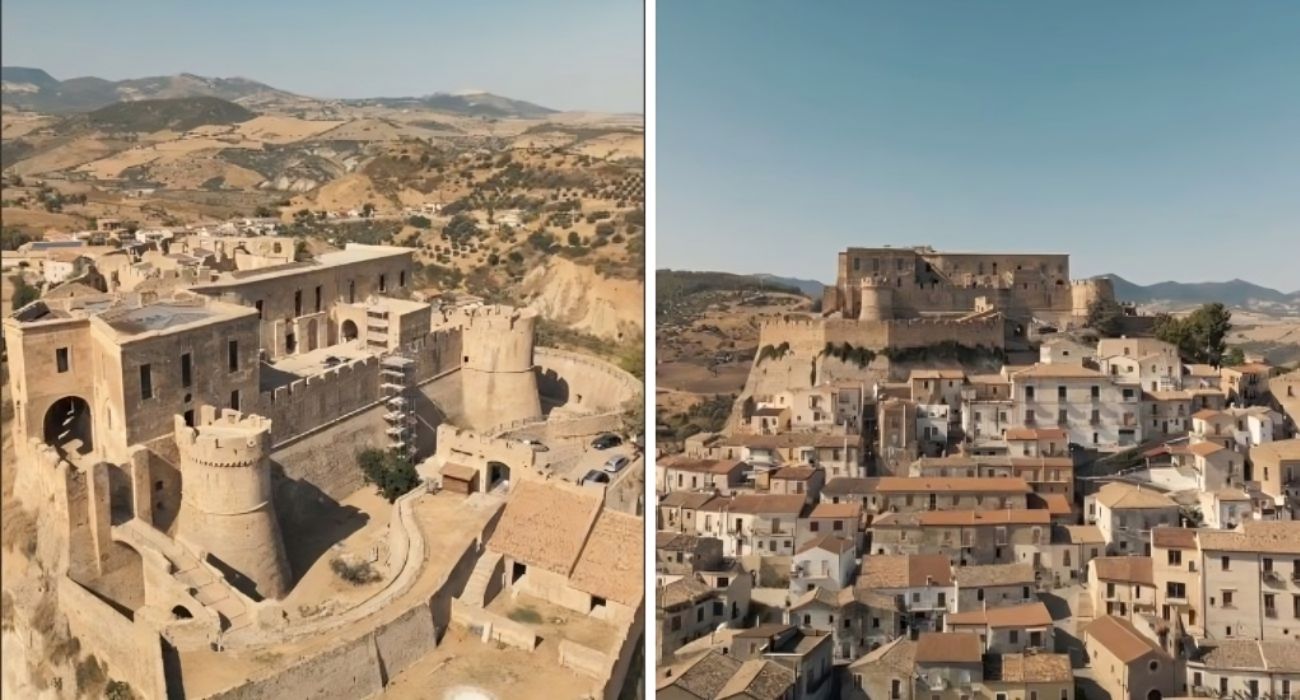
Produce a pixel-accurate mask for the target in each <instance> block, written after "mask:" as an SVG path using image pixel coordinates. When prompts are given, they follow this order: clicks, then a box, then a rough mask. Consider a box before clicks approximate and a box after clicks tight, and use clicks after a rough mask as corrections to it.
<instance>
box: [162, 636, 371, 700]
mask: <svg viewBox="0 0 1300 700" xmlns="http://www.w3.org/2000/svg"><path fill="white" fill-rule="evenodd" d="M374 637H375V635H374V634H366V635H363V636H361V637H358V638H357V639H353V640H351V641H347V642H344V643H342V644H340V645H339V646H337V647H334V648H333V649H330V650H329V651H326V652H324V653H321V654H319V655H316V656H312V657H308V658H307V659H304V660H303V661H302V662H300V663H298V664H296V665H294V666H291V667H289V668H287V669H284V670H283V671H279V672H277V673H276V674H275V675H273V676H271V677H269V678H261V679H249V680H246V681H244V682H243V683H241V684H239V685H237V686H235V687H233V688H230V689H228V690H224V691H221V692H219V693H215V694H213V695H209V696H207V697H208V698H209V699H210V700H281V699H282V698H313V699H314V700H355V699H356V698H367V697H371V696H374V695H378V694H379V693H380V692H381V691H383V689H384V678H383V672H382V670H381V669H380V665H379V663H380V662H379V650H378V648H377V646H376V645H375V639H374ZM158 697H162V696H158Z"/></svg>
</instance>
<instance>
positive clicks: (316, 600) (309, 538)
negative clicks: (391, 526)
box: [284, 486, 393, 619]
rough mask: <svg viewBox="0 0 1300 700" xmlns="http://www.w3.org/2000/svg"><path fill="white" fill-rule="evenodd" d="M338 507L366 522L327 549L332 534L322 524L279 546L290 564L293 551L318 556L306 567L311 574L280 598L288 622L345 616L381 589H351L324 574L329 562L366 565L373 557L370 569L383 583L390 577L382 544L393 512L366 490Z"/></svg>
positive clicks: (373, 584) (375, 586) (370, 585)
mask: <svg viewBox="0 0 1300 700" xmlns="http://www.w3.org/2000/svg"><path fill="white" fill-rule="evenodd" d="M340 505H341V506H343V507H345V508H347V507H353V508H356V509H358V510H360V511H362V512H363V513H365V514H366V515H367V516H369V519H368V520H366V523H365V525H363V526H362V527H361V529H359V530H357V531H356V532H353V533H352V534H350V535H348V536H347V538H346V539H344V540H342V541H340V542H338V543H337V544H335V545H334V546H332V547H330V546H329V541H330V540H332V539H334V536H333V535H334V533H332V532H331V531H330V528H328V527H324V526H323V525H324V523H318V524H316V525H314V526H313V527H311V528H304V530H303V531H299V532H290V531H286V532H285V542H286V543H288V545H289V547H290V553H289V557H290V560H291V561H293V560H295V559H296V557H295V556H294V551H293V550H294V549H298V550H306V551H309V552H315V551H322V550H323V551H324V553H323V554H321V555H320V556H319V557H318V558H317V559H316V560H315V561H314V562H312V563H311V568H309V569H308V570H307V571H306V572H305V573H304V574H303V575H302V576H300V577H299V578H298V582H297V583H296V584H295V585H294V587H293V590H292V591H290V593H289V595H288V596H286V597H285V599H284V608H285V610H287V611H288V613H289V617H290V619H303V618H307V619H311V618H315V617H317V616H319V615H321V614H328V613H329V611H331V610H346V609H348V608H350V607H352V606H354V605H357V604H359V603H361V602H362V601H364V600H366V599H367V598H369V597H371V596H372V595H374V594H375V593H376V592H378V591H379V590H380V589H382V588H383V586H384V582H383V580H379V581H374V582H371V583H366V584H361V585H356V584H352V583H349V582H347V581H344V580H343V579H341V578H339V577H338V575H337V574H335V573H334V571H333V570H332V569H331V568H330V562H331V561H332V560H333V559H334V558H335V557H339V556H343V555H349V556H350V557H358V558H360V559H361V560H365V561H372V559H371V555H372V554H374V555H375V556H376V558H375V559H374V560H373V561H372V565H373V566H375V568H376V569H377V570H378V571H380V572H381V573H383V574H384V577H385V579H387V578H389V577H391V576H392V574H393V572H392V571H391V570H389V568H388V567H387V566H386V563H387V562H386V559H387V551H388V546H387V543H386V538H387V534H388V523H389V521H390V520H391V518H392V513H393V506H392V505H391V504H390V503H389V502H388V501H386V500H384V499H383V497H381V496H380V495H379V494H378V493H376V492H375V489H374V488H372V487H370V486H367V487H365V488H362V489H360V490H359V491H357V492H356V493H353V494H352V495H351V496H348V497H347V498H345V499H343V501H342V503H341V504H340ZM325 547H329V549H325ZM295 563H296V562H295ZM295 573H296V571H295Z"/></svg>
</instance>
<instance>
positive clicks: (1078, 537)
mask: <svg viewBox="0 0 1300 700" xmlns="http://www.w3.org/2000/svg"><path fill="white" fill-rule="evenodd" d="M1060 529H1061V531H1062V534H1063V535H1064V537H1063V538H1062V539H1063V540H1064V541H1065V542H1068V543H1069V544H1105V543H1106V538H1105V537H1103V536H1102V534H1101V528H1098V527H1097V526H1096V525H1065V526H1064V527H1062V528H1060Z"/></svg>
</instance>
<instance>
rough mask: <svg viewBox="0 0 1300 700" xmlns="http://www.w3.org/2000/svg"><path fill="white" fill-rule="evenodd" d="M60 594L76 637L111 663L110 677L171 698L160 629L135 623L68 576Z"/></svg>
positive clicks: (145, 692) (145, 694) (146, 694)
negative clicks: (168, 695)
mask: <svg viewBox="0 0 1300 700" xmlns="http://www.w3.org/2000/svg"><path fill="white" fill-rule="evenodd" d="M58 595H59V609H60V610H62V611H63V613H64V614H65V615H66V616H67V618H68V628H69V630H70V631H71V632H72V636H73V637H75V638H77V639H79V640H81V648H82V649H85V650H90V651H93V652H94V654H95V656H96V657H98V658H99V659H100V660H101V661H103V662H104V664H105V665H106V666H108V674H109V675H110V676H112V677H113V678H116V679H118V680H121V681H124V682H126V683H129V684H130V685H131V687H132V688H133V689H134V690H135V691H136V693H137V695H138V696H140V697H145V698H163V697H167V685H166V676H165V673H164V671H163V657H162V638H161V637H160V636H159V635H158V633H157V632H156V631H154V630H152V629H150V628H149V627H148V626H147V625H139V624H135V623H133V622H132V621H131V620H129V619H127V618H126V616H124V615H122V614H121V613H119V612H118V611H117V610H115V609H114V608H113V607H112V606H110V605H109V604H108V603H105V602H104V601H102V600H100V599H99V598H98V597H96V596H95V594H93V593H91V592H90V591H88V590H86V589H85V588H82V587H81V585H80V584H78V583H77V582H76V581H73V580H72V579H70V578H68V577H66V576H64V577H61V578H60V579H59V584H58Z"/></svg>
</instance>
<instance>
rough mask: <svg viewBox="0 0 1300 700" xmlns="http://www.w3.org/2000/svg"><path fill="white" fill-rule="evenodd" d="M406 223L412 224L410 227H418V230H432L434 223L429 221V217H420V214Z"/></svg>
mask: <svg viewBox="0 0 1300 700" xmlns="http://www.w3.org/2000/svg"><path fill="white" fill-rule="evenodd" d="M406 223H408V224H410V225H412V226H414V227H416V228H425V229H427V228H432V227H433V222H432V221H430V220H429V217H427V216H420V215H419V214H416V215H415V216H412V217H411V218H409V219H407V220H406Z"/></svg>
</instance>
